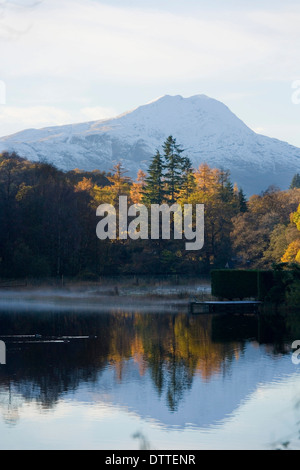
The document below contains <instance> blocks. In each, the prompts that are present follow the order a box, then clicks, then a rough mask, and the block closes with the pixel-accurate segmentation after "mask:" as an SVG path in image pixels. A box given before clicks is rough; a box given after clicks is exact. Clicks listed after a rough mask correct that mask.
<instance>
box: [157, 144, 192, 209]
mask: <svg viewBox="0 0 300 470" xmlns="http://www.w3.org/2000/svg"><path fill="white" fill-rule="evenodd" d="M163 150H164V159H165V168H166V174H165V183H166V195H167V197H168V200H169V202H170V203H171V204H174V203H175V202H176V200H177V197H178V194H179V192H180V190H181V186H182V183H183V171H184V166H185V164H186V163H187V162H186V161H185V159H184V158H183V157H182V156H181V154H182V152H183V150H182V149H181V148H180V147H179V145H177V144H176V139H174V138H173V137H172V136H169V137H168V138H167V140H166V142H165V143H164V145H163Z"/></svg>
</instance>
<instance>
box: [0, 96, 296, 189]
mask: <svg viewBox="0 0 300 470" xmlns="http://www.w3.org/2000/svg"><path fill="white" fill-rule="evenodd" d="M169 135H172V136H173V137H175V138H176V140H177V143H178V144H179V145H181V146H182V148H184V149H185V150H186V152H185V154H186V155H188V156H189V157H190V158H191V160H192V162H193V165H194V166H195V167H198V166H199V164H200V163H201V162H207V163H208V164H209V165H210V166H213V167H219V168H220V167H222V168H224V169H229V170H230V171H231V175H232V180H233V182H237V183H238V185H239V186H240V187H243V188H244V190H245V191H246V193H247V194H252V193H254V192H260V191H262V190H264V189H266V188H267V187H268V186H269V185H271V184H274V185H277V186H279V187H281V188H282V189H286V188H287V187H288V186H289V184H290V182H291V179H292V177H293V175H294V174H295V173H296V172H299V171H300V149H299V148H297V147H294V146H292V145H289V144H288V143H286V142H282V141H280V140H277V139H272V138H269V137H265V136H263V135H259V134H256V133H255V132H254V131H252V130H251V129H250V128H249V127H247V126H246V125H245V124H244V123H243V122H242V121H241V120H240V119H239V118H238V117H237V116H235V114H233V113H232V112H231V111H230V110H229V109H228V107H227V106H225V105H224V104H223V103H221V102H220V101H217V100H215V99H212V98H209V97H207V96H205V95H196V96H192V97H190V98H183V97H182V96H168V95H166V96H164V97H162V98H159V99H158V100H156V101H153V102H151V103H148V104H146V105H144V106H140V107H139V108H137V109H135V110H133V111H130V112H128V113H125V114H122V115H120V116H117V117H116V118H113V119H109V120H101V121H94V122H88V123H83V124H72V125H67V126H58V127H49V128H45V129H40V130H35V129H29V130H25V131H23V132H19V133H17V134H14V135H11V136H8V137H3V138H1V139H0V152H2V151H15V152H17V153H18V154H19V155H20V156H22V157H26V158H28V159H30V160H32V161H38V160H40V159H46V160H47V161H49V162H52V163H54V164H55V165H56V166H57V167H58V168H61V169H63V170H71V169H74V168H80V169H84V170H94V169H100V170H109V169H111V168H112V166H113V165H114V164H115V163H116V162H118V161H122V162H123V164H124V166H125V167H126V168H127V169H128V170H129V173H130V174H131V175H132V176H134V175H135V174H136V172H137V170H138V169H139V168H142V169H144V170H146V169H147V167H148V163H149V160H150V159H151V157H152V156H153V155H154V153H155V152H156V150H157V149H161V146H162V144H163V143H164V141H165V140H166V138H167V137H168V136H169Z"/></svg>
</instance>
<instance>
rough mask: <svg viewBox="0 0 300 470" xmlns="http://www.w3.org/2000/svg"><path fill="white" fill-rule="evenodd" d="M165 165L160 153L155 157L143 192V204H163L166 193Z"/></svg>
mask: <svg viewBox="0 0 300 470" xmlns="http://www.w3.org/2000/svg"><path fill="white" fill-rule="evenodd" d="M164 168H165V166H164V163H163V159H162V156H161V154H160V153H159V151H157V152H156V155H155V156H154V157H153V159H152V161H151V164H150V166H149V170H148V177H147V178H146V187H145V190H144V191H143V202H145V203H146V204H162V202H163V200H164V197H165V192H164V182H163V172H164Z"/></svg>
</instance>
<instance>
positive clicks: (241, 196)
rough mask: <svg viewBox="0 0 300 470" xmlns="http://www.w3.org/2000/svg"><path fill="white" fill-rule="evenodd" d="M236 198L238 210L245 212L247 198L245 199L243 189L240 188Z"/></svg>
mask: <svg viewBox="0 0 300 470" xmlns="http://www.w3.org/2000/svg"><path fill="white" fill-rule="evenodd" d="M238 200H239V209H240V212H247V210H248V206H247V199H246V196H245V194H244V191H243V190H242V189H240V190H239V193H238Z"/></svg>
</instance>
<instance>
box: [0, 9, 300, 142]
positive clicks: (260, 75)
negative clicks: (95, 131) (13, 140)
mask: <svg viewBox="0 0 300 470" xmlns="http://www.w3.org/2000/svg"><path fill="white" fill-rule="evenodd" d="M16 1H17V0H15V2H9V1H8V2H6V3H5V5H6V6H5V5H3V4H4V2H3V1H1V0H0V80H2V81H4V82H5V84H6V87H7V92H6V104H5V105H0V136H3V135H7V134H10V133H13V132H16V131H19V130H22V129H24V128H29V127H30V128H31V127H37V128H39V127H44V126H47V125H56V124H58V125H59V124H66V123H71V122H81V121H87V120H96V119H101V118H106V117H111V116H114V115H116V114H119V113H122V112H124V111H127V110H130V109H132V108H135V107H136V106H139V105H141V104H145V103H147V102H148V101H151V100H153V99H155V98H157V97H159V96H162V95H165V94H171V95H172V94H180V95H182V96H191V95H193V94H199V93H204V94H206V95H208V96H211V97H213V98H216V99H220V100H221V101H223V102H224V103H225V104H226V105H227V106H229V108H230V109H231V110H232V111H233V112H235V113H236V114H237V115H238V116H239V117H240V118H241V119H242V120H243V121H244V122H245V123H246V124H247V125H248V126H250V127H251V128H252V129H254V130H255V131H257V132H260V133H263V134H266V135H269V136H272V137H276V138H278V139H282V140H286V141H288V142H290V143H291V144H294V145H298V146H300V132H299V130H300V104H299V105H296V104H294V103H293V102H292V99H291V97H292V93H293V91H294V90H293V89H292V83H293V81H294V80H297V79H300V60H299V58H300V57H299V56H300V53H299V51H300V28H299V24H300V3H299V1H291V0H288V1H285V2H282V1H281V0H275V1H274V0H273V1H269V0H260V1H258V0H254V1H253V0H252V1H251V2H250V1H243V2H241V1H240V0H239V1H237V0H228V1H226V2H224V1H223V0H210V1H209V2H208V1H205V2H204V1H199V0H185V1H184V2H183V1H182V0H181V1H180V0H159V1H158V0H151V1H150V0H143V1H141V0H127V1H126V0H44V1H42V2H40V4H38V5H37V6H35V7H33V6H32V5H33V3H34V0H22V1H21V0H19V5H18V4H17V5H16ZM1 5H2V7H1ZM0 101H1V100H0Z"/></svg>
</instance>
